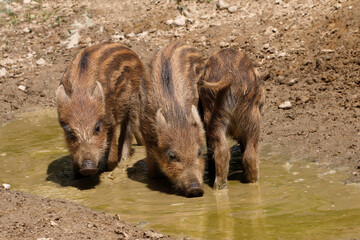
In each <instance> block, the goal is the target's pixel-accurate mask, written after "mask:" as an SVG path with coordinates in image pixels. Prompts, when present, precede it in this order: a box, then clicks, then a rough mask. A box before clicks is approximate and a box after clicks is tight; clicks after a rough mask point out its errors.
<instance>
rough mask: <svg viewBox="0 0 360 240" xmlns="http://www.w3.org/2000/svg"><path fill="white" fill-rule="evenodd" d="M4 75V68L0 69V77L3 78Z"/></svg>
mask: <svg viewBox="0 0 360 240" xmlns="http://www.w3.org/2000/svg"><path fill="white" fill-rule="evenodd" d="M6 73H7V71H6V68H1V69H0V77H4V76H5V75H6Z"/></svg>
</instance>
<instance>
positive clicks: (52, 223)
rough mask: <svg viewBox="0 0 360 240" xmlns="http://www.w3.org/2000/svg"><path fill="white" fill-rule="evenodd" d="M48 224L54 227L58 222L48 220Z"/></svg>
mask: <svg viewBox="0 0 360 240" xmlns="http://www.w3.org/2000/svg"><path fill="white" fill-rule="evenodd" d="M50 225H51V226H52V227H55V226H57V225H58V224H57V223H56V222H54V221H50Z"/></svg>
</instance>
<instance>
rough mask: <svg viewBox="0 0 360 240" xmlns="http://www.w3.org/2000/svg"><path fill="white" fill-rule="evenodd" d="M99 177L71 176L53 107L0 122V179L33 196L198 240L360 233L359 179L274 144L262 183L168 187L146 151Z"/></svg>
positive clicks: (263, 154)
mask: <svg viewBox="0 0 360 240" xmlns="http://www.w3.org/2000/svg"><path fill="white" fill-rule="evenodd" d="M134 149H135V154H134V155H133V157H132V159H130V160H128V161H122V162H121V163H120V164H119V167H118V168H117V169H115V170H114V171H113V172H107V173H103V174H102V175H101V176H100V177H99V178H93V179H84V180H77V181H72V180H71V165H70V163H71V162H70V159H69V157H67V150H66V148H65V144H64V141H63V135H62V130H61V129H60V127H59V126H58V124H57V120H56V113H55V111H54V110H50V111H42V112H36V113H31V114H26V116H24V117H23V119H21V120H17V121H14V122H10V123H7V124H5V125H4V126H2V127H1V128H0V183H9V184H11V186H12V189H15V190H20V191H24V192H29V193H33V194H36V195H40V196H44V197H51V198H63V199H68V200H72V201H75V202H77V203H80V204H83V205H85V206H88V207H91V208H93V209H97V210H101V211H105V212H108V213H114V214H115V213H117V214H119V215H120V217H121V219H122V220H125V221H129V222H132V223H134V224H140V225H141V226H145V227H146V228H153V229H156V230H158V231H161V232H163V233H168V234H171V235H173V236H179V237H184V236H190V237H192V238H197V239H355V238H360V186H357V185H344V184H343V182H342V181H341V179H343V178H344V175H343V174H342V173H341V172H336V171H334V170H331V169H324V168H319V167H317V166H316V164H315V163H312V162H311V161H309V159H303V158H302V156H301V154H295V153H292V152H286V151H287V149H280V148H277V147H274V146H270V145H264V146H262V147H261V149H260V151H259V152H260V160H261V165H260V168H261V169H260V170H261V171H260V174H261V175H260V176H261V179H260V181H259V183H258V184H242V183H240V182H239V181H238V180H232V181H229V184H228V190H225V191H218V192H216V191H213V190H212V189H211V188H210V187H208V186H207V185H205V195H204V197H202V198H194V199H187V198H184V197H182V196H177V195H174V194H172V193H171V188H169V185H168V184H166V183H165V184H163V183H162V182H161V181H159V180H158V181H151V182H149V181H148V180H147V178H146V177H145V176H144V174H145V163H144V158H145V152H144V148H143V147H139V146H134Z"/></svg>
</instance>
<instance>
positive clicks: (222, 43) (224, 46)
mask: <svg viewBox="0 0 360 240" xmlns="http://www.w3.org/2000/svg"><path fill="white" fill-rule="evenodd" d="M219 45H220V48H226V47H228V46H229V43H227V42H220V43H219Z"/></svg>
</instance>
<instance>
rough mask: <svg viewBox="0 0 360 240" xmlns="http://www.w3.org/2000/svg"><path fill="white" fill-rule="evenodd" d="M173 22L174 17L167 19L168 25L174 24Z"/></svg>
mask: <svg viewBox="0 0 360 240" xmlns="http://www.w3.org/2000/svg"><path fill="white" fill-rule="evenodd" d="M173 23H174V20H172V19H169V20H167V21H166V24H167V25H172V24H173Z"/></svg>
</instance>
